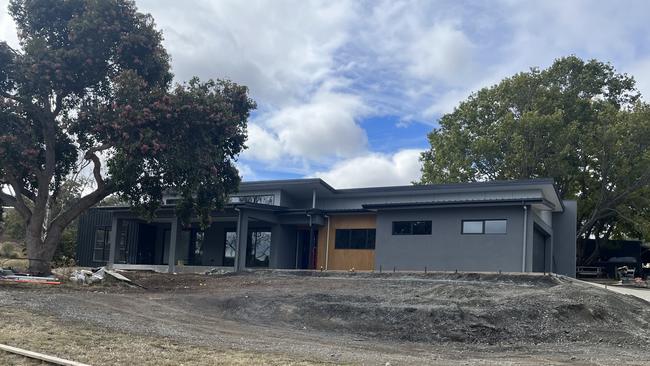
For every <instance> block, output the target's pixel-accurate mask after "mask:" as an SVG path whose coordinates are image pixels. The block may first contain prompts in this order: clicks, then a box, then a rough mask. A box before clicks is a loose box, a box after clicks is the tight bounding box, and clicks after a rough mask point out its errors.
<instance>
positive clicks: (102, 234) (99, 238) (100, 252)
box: [93, 228, 111, 262]
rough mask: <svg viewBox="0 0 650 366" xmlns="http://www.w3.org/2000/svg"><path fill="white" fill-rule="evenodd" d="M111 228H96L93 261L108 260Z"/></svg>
mask: <svg viewBox="0 0 650 366" xmlns="http://www.w3.org/2000/svg"><path fill="white" fill-rule="evenodd" d="M110 233H111V229H110V228H99V229H97V230H95V246H94V248H93V262H107V261H108V256H109V252H110V250H111V246H110V244H109V239H108V238H109V236H110Z"/></svg>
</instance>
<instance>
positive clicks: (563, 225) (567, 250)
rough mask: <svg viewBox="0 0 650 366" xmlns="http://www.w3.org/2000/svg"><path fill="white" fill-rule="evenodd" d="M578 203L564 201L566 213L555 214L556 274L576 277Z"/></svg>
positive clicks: (554, 257)
mask: <svg viewBox="0 0 650 366" xmlns="http://www.w3.org/2000/svg"><path fill="white" fill-rule="evenodd" d="M577 215H578V205H577V202H576V201H564V212H561V213H554V214H553V251H554V254H553V261H554V262H553V263H554V265H553V267H554V272H555V273H558V274H563V275H566V276H570V277H575V276H576V225H577Z"/></svg>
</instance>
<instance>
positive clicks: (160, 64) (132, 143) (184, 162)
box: [0, 0, 255, 273]
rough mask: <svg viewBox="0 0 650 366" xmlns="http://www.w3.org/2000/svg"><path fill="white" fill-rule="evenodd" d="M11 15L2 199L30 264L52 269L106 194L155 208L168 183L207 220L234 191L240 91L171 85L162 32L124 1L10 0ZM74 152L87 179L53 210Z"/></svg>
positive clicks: (185, 207)
mask: <svg viewBox="0 0 650 366" xmlns="http://www.w3.org/2000/svg"><path fill="white" fill-rule="evenodd" d="M9 13H10V14H11V16H12V17H13V19H14V20H15V22H16V25H17V28H18V36H19V40H20V49H12V48H11V47H9V46H8V45H7V44H6V43H4V42H0V206H1V205H3V204H4V205H5V206H13V207H14V208H15V209H16V210H17V211H18V213H19V214H20V216H21V217H22V219H23V220H24V222H25V225H26V232H25V243H26V246H27V254H28V257H29V267H30V270H31V271H33V272H41V273H47V272H49V271H50V261H51V259H52V256H53V254H54V252H55V250H56V248H57V244H58V242H59V241H60V240H61V235H62V233H63V231H64V229H65V228H66V226H68V225H69V224H70V223H71V222H72V221H73V220H74V219H75V218H76V217H78V216H79V215H80V214H81V213H83V212H84V211H85V210H86V209H88V208H89V207H91V206H93V205H94V204H96V203H98V202H100V201H101V200H102V199H104V198H105V197H107V196H109V195H111V194H114V193H116V194H118V195H119V196H121V197H122V199H124V200H126V201H128V202H130V203H132V204H133V205H134V206H135V207H137V208H141V209H143V210H146V211H147V212H153V211H154V210H155V209H156V208H157V207H158V205H159V204H160V202H161V198H162V194H163V192H164V191H165V190H173V191H175V192H178V193H179V194H180V195H181V196H182V202H181V203H180V204H179V205H178V207H179V208H178V209H179V214H181V215H182V217H189V216H190V215H195V214H196V215H199V216H200V217H201V218H202V219H203V221H204V222H205V221H206V220H207V219H208V217H209V212H210V211H211V210H212V209H215V208H219V207H221V206H222V205H223V203H224V202H225V200H226V197H227V195H228V194H229V193H231V192H232V191H234V190H236V188H237V185H238V183H239V180H240V178H239V175H238V172H237V170H236V168H235V166H234V160H235V159H236V157H237V155H238V154H239V153H240V152H241V151H242V149H243V148H244V142H245V139H246V124H247V120H248V116H249V112H250V110H251V109H252V108H254V107H255V105H254V103H253V101H252V100H251V99H250V98H249V97H248V91H247V88H246V87H244V86H239V85H236V84H234V83H232V82H229V81H208V82H200V81H199V80H198V79H193V80H191V81H190V82H189V83H185V84H180V85H175V86H172V85H171V81H172V74H171V73H170V70H169V56H168V55H167V52H166V51H165V49H164V48H163V46H162V44H161V41H162V35H161V33H160V32H159V31H158V30H156V28H155V25H154V22H153V19H152V18H151V16H150V15H145V14H142V13H139V12H138V11H137V8H136V6H135V4H134V3H133V2H132V1H128V0H66V1H58V0H52V1H43V0H41V1H36V0H12V1H11V2H10V5H9ZM79 159H84V160H86V161H87V162H88V165H89V166H88V167H87V169H88V171H89V172H91V173H92V177H93V178H94V180H95V184H94V186H93V188H92V190H86V191H85V192H84V193H85V194H84V195H82V196H81V197H73V199H72V201H70V200H69V199H70V197H67V198H66V200H68V201H67V202H66V204H65V205H61V204H60V202H59V201H60V200H61V199H62V198H63V197H61V193H62V192H64V191H65V190H64V189H62V188H63V187H62V184H63V183H64V182H66V180H67V179H69V178H70V176H71V175H74V174H76V172H75V167H76V166H77V164H76V163H77V161H78V160H79ZM89 175H90V174H89Z"/></svg>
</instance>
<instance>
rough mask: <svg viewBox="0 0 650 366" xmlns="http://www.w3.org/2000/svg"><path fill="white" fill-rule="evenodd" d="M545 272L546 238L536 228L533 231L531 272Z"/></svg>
mask: <svg viewBox="0 0 650 366" xmlns="http://www.w3.org/2000/svg"><path fill="white" fill-rule="evenodd" d="M545 271H546V236H545V235H544V233H543V232H542V231H541V230H540V229H539V228H537V227H535V229H534V230H533V272H545Z"/></svg>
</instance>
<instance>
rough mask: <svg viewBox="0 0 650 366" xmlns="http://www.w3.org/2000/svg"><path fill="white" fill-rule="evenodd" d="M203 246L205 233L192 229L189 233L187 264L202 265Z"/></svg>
mask: <svg viewBox="0 0 650 366" xmlns="http://www.w3.org/2000/svg"><path fill="white" fill-rule="evenodd" d="M204 245H205V232H203V231H201V230H199V229H196V228H192V231H191V233H190V245H189V247H188V253H187V264H188V265H190V266H200V265H202V264H203V248H204Z"/></svg>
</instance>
